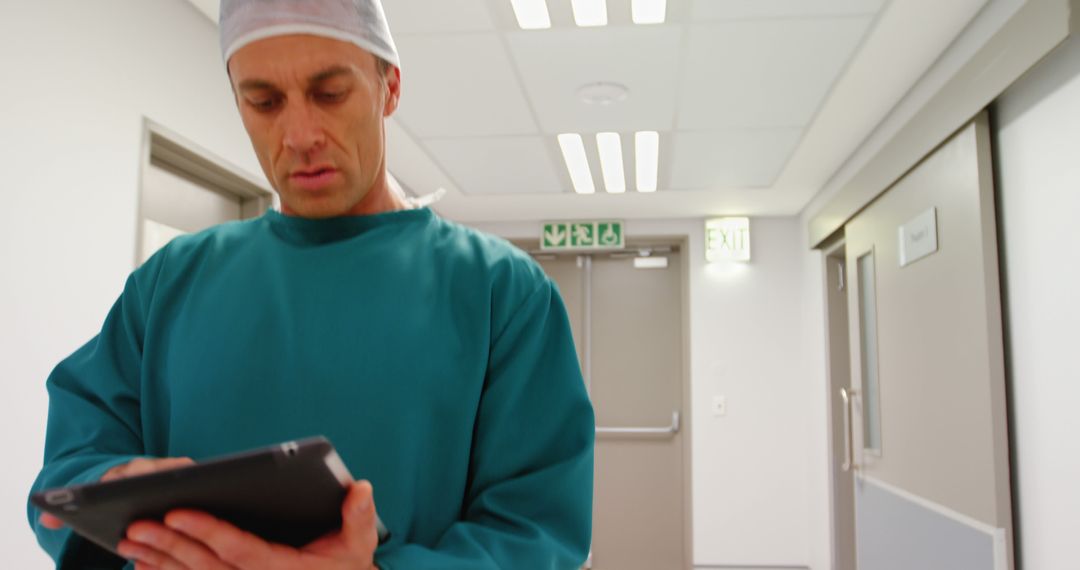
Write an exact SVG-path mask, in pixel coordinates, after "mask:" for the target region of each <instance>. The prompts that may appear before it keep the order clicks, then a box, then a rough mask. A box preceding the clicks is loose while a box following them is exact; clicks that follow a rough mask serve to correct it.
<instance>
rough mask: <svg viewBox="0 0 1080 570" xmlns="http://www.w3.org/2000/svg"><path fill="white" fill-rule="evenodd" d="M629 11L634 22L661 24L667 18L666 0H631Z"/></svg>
mask: <svg viewBox="0 0 1080 570" xmlns="http://www.w3.org/2000/svg"><path fill="white" fill-rule="evenodd" d="M630 12H631V14H632V17H633V19H634V23H635V24H663V23H664V20H665V19H667V0H633V3H631V4H630Z"/></svg>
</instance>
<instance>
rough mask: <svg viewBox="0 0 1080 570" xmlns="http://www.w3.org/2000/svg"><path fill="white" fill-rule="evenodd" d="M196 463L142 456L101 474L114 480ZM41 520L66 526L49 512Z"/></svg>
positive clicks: (47, 525)
mask: <svg viewBox="0 0 1080 570" xmlns="http://www.w3.org/2000/svg"><path fill="white" fill-rule="evenodd" d="M194 463H195V462H194V461H192V460H191V458H189V457H166V458H164V459H147V458H142V457H140V458H138V459H132V460H131V461H130V462H128V463H125V464H123V465H117V466H116V467H113V468H112V469H109V470H108V471H106V472H105V474H104V475H102V476H101V480H102V481H112V480H113V479H123V478H124V477H134V476H136V475H146V474H147V473H154V472H155V471H168V470H169V469H176V468H177V467H186V466H188V465H192V464H194ZM40 520H41V526H43V527H45V528H49V529H52V530H60V529H62V528H64V521H62V520H60V519H58V518H56V517H54V516H52V515H50V514H49V513H42V514H41V517H40Z"/></svg>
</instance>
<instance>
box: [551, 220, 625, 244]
mask: <svg viewBox="0 0 1080 570" xmlns="http://www.w3.org/2000/svg"><path fill="white" fill-rule="evenodd" d="M625 237H626V236H624V235H623V223H622V222H619V221H613V220H595V221H579V222H546V223H545V224H544V231H543V233H542V234H541V235H540V249H541V250H544V251H582V250H585V251H591V250H604V249H622V248H623V247H625V245H626V240H625Z"/></svg>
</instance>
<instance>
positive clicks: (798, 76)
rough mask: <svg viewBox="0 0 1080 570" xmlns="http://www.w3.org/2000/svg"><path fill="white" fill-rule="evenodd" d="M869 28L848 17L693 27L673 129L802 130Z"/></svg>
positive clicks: (864, 20)
mask: <svg viewBox="0 0 1080 570" xmlns="http://www.w3.org/2000/svg"><path fill="white" fill-rule="evenodd" d="M870 22H871V18H870V17H851V18H830V19H813V20H798V19H795V20H748V21H739V22H726V23H719V24H707V25H698V26H694V27H693V28H692V30H691V31H690V39H689V48H688V50H689V51H688V54H687V61H686V67H685V71H684V81H683V88H682V102H681V104H682V106H681V108H680V111H679V119H678V128H679V129H688V130H703V129H716V128H728V127H740V128H766V127H799V126H805V125H807V124H808V123H809V122H810V120H811V119H812V118H813V116H814V113H816V112H817V109H818V108H819V107H820V106H821V103H822V101H823V100H824V99H825V96H826V95H827V94H828V92H829V89H830V88H831V87H832V85H833V84H834V83H835V82H836V80H837V78H838V77H839V76H840V73H841V72H842V71H843V70H844V68H845V66H846V65H847V62H848V60H850V58H851V56H852V55H853V54H854V53H855V50H856V48H857V47H858V45H859V42H860V41H861V40H862V37H863V36H864V34H865V33H866V31H867V29H868V27H869V25H870Z"/></svg>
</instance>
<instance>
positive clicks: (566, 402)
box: [29, 0, 594, 570]
mask: <svg viewBox="0 0 1080 570" xmlns="http://www.w3.org/2000/svg"><path fill="white" fill-rule="evenodd" d="M221 15H222V17H221V32H222V49H223V53H224V56H225V60H226V65H227V67H228V72H229V76H230V80H231V82H232V86H233V89H234V92H235V96H236V103H237V106H238V108H239V110H240V114H241V116H242V118H243V122H244V126H245V128H246V130H247V131H248V134H249V135H250V137H251V141H252V144H253V146H254V148H255V152H256V154H257V155H258V158H259V161H260V164H261V165H262V168H263V170H264V172H265V174H266V176H267V178H268V179H269V180H270V182H271V184H272V185H273V187H274V189H275V190H276V191H277V192H278V194H279V196H280V198H281V206H282V208H281V210H282V211H281V212H274V211H271V212H268V213H267V214H266V215H264V216H263V217H261V218H258V219H256V220H250V221H246V222H238V223H232V224H226V225H223V226H219V227H216V228H212V229H210V230H208V231H205V232H202V233H200V234H197V235H193V236H185V237H182V238H178V239H176V240H174V241H173V242H172V243H170V244H169V245H168V246H166V247H165V248H163V250H162V251H160V252H159V253H158V254H156V255H155V256H154V257H153V258H152V259H150V260H149V261H148V262H147V263H146V264H145V265H143V266H142V267H140V268H139V269H137V270H136V271H135V272H134V273H133V274H132V275H131V277H130V278H129V279H128V281H127V284H126V286H125V288H124V291H123V293H122V294H121V296H120V299H119V300H118V301H117V303H116V305H115V306H114V307H113V309H112V310H111V312H110V313H109V315H108V317H107V319H106V321H105V324H104V326H103V328H102V331H101V333H100V334H99V335H98V336H97V337H96V338H95V339H93V340H91V341H90V342H89V343H88V344H87V345H85V346H84V347H82V348H81V349H79V350H78V351H76V352H75V353H74V354H73V355H72V356H70V357H69V358H67V359H66V360H64V361H63V362H62V363H60V365H58V366H57V368H56V370H55V371H54V372H53V373H52V375H51V376H50V378H49V380H48V383H47V387H48V391H49V397H50V410H49V423H48V432H47V440H46V446H45V447H46V449H45V464H44V467H43V469H42V471H41V474H40V475H39V477H38V479H37V481H36V482H35V484H34V490H35V491H36V490H40V489H43V488H50V487H57V486H64V485H71V484H78V483H86V482H91V481H96V480H99V479H102V478H106V479H109V478H115V477H124V476H129V475H133V474H138V473H145V472H150V471H155V470H159V469H166V468H170V467H175V466H176V465H181V464H184V463H185V462H187V461H190V460H189V459H185V458H188V457H190V458H194V459H202V458H206V457H211V456H215V455H220V454H223V453H228V452H233V451H237V450H242V449H247V448H252V447H257V446H261V445H268V444H271V443H274V442H280V441H284V440H290V439H296V438H300V437H305V436H310V435H315V434H324V435H326V436H327V437H328V438H329V439H330V440H331V441H332V442H333V443H334V444H335V446H336V447H337V449H338V451H339V452H340V454H341V455H342V457H343V458H344V459H345V462H346V463H347V464H348V465H349V467H350V468H351V470H352V471H353V472H354V473H356V474H358V476H360V477H362V478H363V479H365V480H364V481H361V482H359V483H356V484H355V485H353V487H352V488H351V489H350V491H349V494H348V496H347V498H346V500H345V502H344V504H343V506H342V516H343V521H344V522H343V527H342V529H341V531H340V532H337V533H334V534H332V535H329V536H326V537H324V538H322V539H320V540H318V541H316V542H315V543H313V544H311V545H309V546H307V547H305V548H301V549H293V548H289V547H286V546H282V545H275V544H269V543H266V542H264V541H263V540H261V539H259V538H258V537H255V536H252V535H250V534H247V533H244V532H243V531H241V530H239V529H236V528H234V527H232V526H231V525H229V524H227V523H225V522H223V521H220V520H216V519H214V518H212V517H210V516H209V515H206V514H204V513H197V512H191V511H177V512H174V513H170V515H169V516H167V517H166V519H165V521H163V522H155V521H140V522H137V523H135V524H133V525H132V526H131V527H130V528H129V529H128V534H127V540H125V541H124V542H122V543H121V546H120V552H121V553H122V554H123V555H124V556H125V557H126V558H127V559H129V560H133V561H136V567H137V568H140V569H141V568H148V569H149V568H160V569H163V570H173V569H224V568H229V569H241V570H247V569H271V570H272V569H286V568H309V569H319V568H342V569H344V568H349V569H367V568H382V569H383V570H386V569H410V568H446V569H450V568H462V569H465V568H468V569H470V570H473V569H482V568H525V569H527V568H575V567H578V566H580V564H581V562H582V561H583V560H584V558H585V557H586V554H587V551H588V547H589V541H590V531H591V522H590V518H591V516H590V512H591V506H592V505H591V503H592V444H593V433H594V426H593V415H592V408H591V406H590V404H589V401H588V398H587V395H586V393H585V391H584V388H583V383H582V380H581V374H580V371H579V369H578V365H577V361H576V355H575V351H574V347H573V343H572V340H571V336H570V328H569V325H568V321H567V318H566V312H565V309H564V307H563V305H562V301H561V299H560V297H559V295H558V292H557V290H556V289H555V287H554V285H552V283H551V281H549V280H548V279H547V278H546V277H545V276H544V275H543V273H542V272H541V270H540V269H539V268H538V267H537V266H536V264H534V263H532V262H531V260H529V259H528V258H527V257H526V256H525V255H523V254H521V253H520V252H517V251H515V250H514V249H513V248H512V247H510V246H509V245H507V244H506V243H505V242H502V241H500V240H497V239H494V238H490V237H488V236H485V235H483V234H480V233H478V232H475V231H471V230H468V229H466V228H463V227H461V226H458V225H455V224H453V223H450V222H447V221H444V220H442V219H440V218H439V217H437V216H436V215H435V214H433V213H432V212H431V211H430V210H427V209H408V208H407V205H406V204H405V203H404V202H403V201H402V200H401V198H399V197H397V196H396V195H395V194H394V193H393V192H391V190H390V188H389V186H388V184H387V175H386V160H385V129H384V124H383V122H384V120H385V118H386V117H388V116H390V115H391V114H392V113H393V112H394V110H395V109H396V107H397V104H398V98H399V96H400V93H401V81H400V71H399V62H398V59H397V53H396V50H395V48H394V44H393V41H392V39H391V37H390V34H389V29H388V26H387V24H386V20H385V17H384V15H383V12H382V7H381V5H380V4H379V3H378V0H225V1H224V2H222V8H221ZM448 112H452V110H448ZM376 504H377V505H378V513H379V516H380V517H381V518H382V519H383V521H384V522H385V523H386V526H387V527H388V528H389V529H390V531H391V532H392V534H393V538H392V539H391V540H390V541H389V542H388V543H387V544H385V545H383V546H381V547H378V549H377V550H376V542H377V540H376V534H375V529H374V519H375V512H376V507H375V505H376ZM29 515H30V520H31V525H32V526H33V527H34V529H35V531H36V533H37V536H38V540H39V542H40V543H41V545H42V546H43V547H44V548H45V550H46V551H48V552H49V554H50V555H51V556H52V557H53V558H54V560H56V561H57V563H58V565H60V566H61V567H77V568H84V567H119V566H120V565H123V564H124V561H122V560H119V559H110V558H109V557H108V556H104V554H103V551H101V550H100V549H98V548H96V547H94V546H92V545H91V544H90V543H88V542H86V541H84V540H82V539H80V538H79V537H77V536H74V535H73V534H72V533H71V532H70V530H68V529H64V528H62V524H61V523H60V521H58V520H56V519H54V518H52V517H49V516H44V515H41V514H40V513H38V512H37V511H36V509H34V508H33V507H30V509H29Z"/></svg>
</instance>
